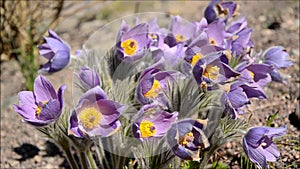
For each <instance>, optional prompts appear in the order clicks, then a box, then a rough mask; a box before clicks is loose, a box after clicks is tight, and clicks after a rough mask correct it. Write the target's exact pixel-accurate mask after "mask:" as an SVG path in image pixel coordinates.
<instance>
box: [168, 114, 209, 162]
mask: <svg viewBox="0 0 300 169" xmlns="http://www.w3.org/2000/svg"><path fill="white" fill-rule="evenodd" d="M203 128H204V124H202V123H201V122H199V121H197V120H193V119H186V120H182V121H179V122H177V123H174V124H173V125H172V126H171V128H170V129H169V130H168V132H167V141H168V144H169V146H170V147H171V148H172V150H173V152H174V154H175V155H177V156H178V157H180V158H182V159H184V160H194V161H199V160H200V158H199V155H200V151H201V150H202V149H205V148H207V147H209V145H210V144H209V142H208V139H207V138H206V136H205V134H204V132H203Z"/></svg>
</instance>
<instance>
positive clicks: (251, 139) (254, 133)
mask: <svg viewBox="0 0 300 169" xmlns="http://www.w3.org/2000/svg"><path fill="white" fill-rule="evenodd" d="M285 134H286V127H279V128H271V127H253V128H251V129H250V130H249V131H248V133H247V134H246V135H245V136H244V138H243V147H244V150H245V152H246V154H247V155H248V157H249V159H250V160H251V161H252V162H253V163H255V164H256V166H257V167H258V168H260V169H261V168H262V166H263V167H266V168H269V165H268V163H267V162H268V161H270V162H275V161H276V158H278V157H279V156H280V152H279V150H278V148H277V147H276V145H275V144H274V143H273V141H272V139H273V138H277V137H281V136H283V135H285Z"/></svg>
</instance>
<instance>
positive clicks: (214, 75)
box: [193, 52, 239, 84]
mask: <svg viewBox="0 0 300 169" xmlns="http://www.w3.org/2000/svg"><path fill="white" fill-rule="evenodd" d="M221 55H222V52H214V53H210V54H208V55H207V56H205V57H203V58H201V59H200V60H199V61H198V62H197V63H196V64H195V66H194V67H193V75H194V77H195V79H196V81H197V83H198V84H201V83H202V82H203V81H205V82H215V83H222V82H225V81H226V80H228V79H229V78H231V77H235V76H238V75H239V73H238V72H236V71H234V70H233V69H232V68H231V67H230V66H228V65H227V64H225V63H224V62H222V61H221V59H220V56H221Z"/></svg>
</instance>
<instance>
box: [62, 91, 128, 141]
mask: <svg viewBox="0 0 300 169" xmlns="http://www.w3.org/2000/svg"><path fill="white" fill-rule="evenodd" d="M122 108H123V106H121V105H120V104H118V103H116V102H114V101H111V100H107V99H106V95H105V93H104V91H103V90H102V89H101V88H100V87H99V86H96V87H94V88H92V89H90V90H88V91H87V92H86V93H85V94H84V95H83V96H82V97H81V99H80V100H79V103H78V105H77V107H76V108H75V110H74V111H73V113H72V115H71V117H70V121H69V127H68V133H69V134H70V135H74V136H76V137H85V138H89V137H95V136H101V137H107V136H110V135H112V134H113V133H115V132H116V131H117V130H118V129H119V127H120V126H121V123H120V121H119V120H118V118H119V116H120V114H121V112H122Z"/></svg>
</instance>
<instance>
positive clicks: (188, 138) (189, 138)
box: [179, 132, 194, 146]
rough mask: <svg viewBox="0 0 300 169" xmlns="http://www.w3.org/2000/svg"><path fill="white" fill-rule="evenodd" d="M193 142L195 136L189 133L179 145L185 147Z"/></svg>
mask: <svg viewBox="0 0 300 169" xmlns="http://www.w3.org/2000/svg"><path fill="white" fill-rule="evenodd" d="M193 140H194V134H193V133H192V132H189V133H187V134H185V135H184V137H183V138H182V139H181V140H180V141H179V144H181V145H184V146H185V145H187V144H188V143H190V142H192V141H193Z"/></svg>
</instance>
